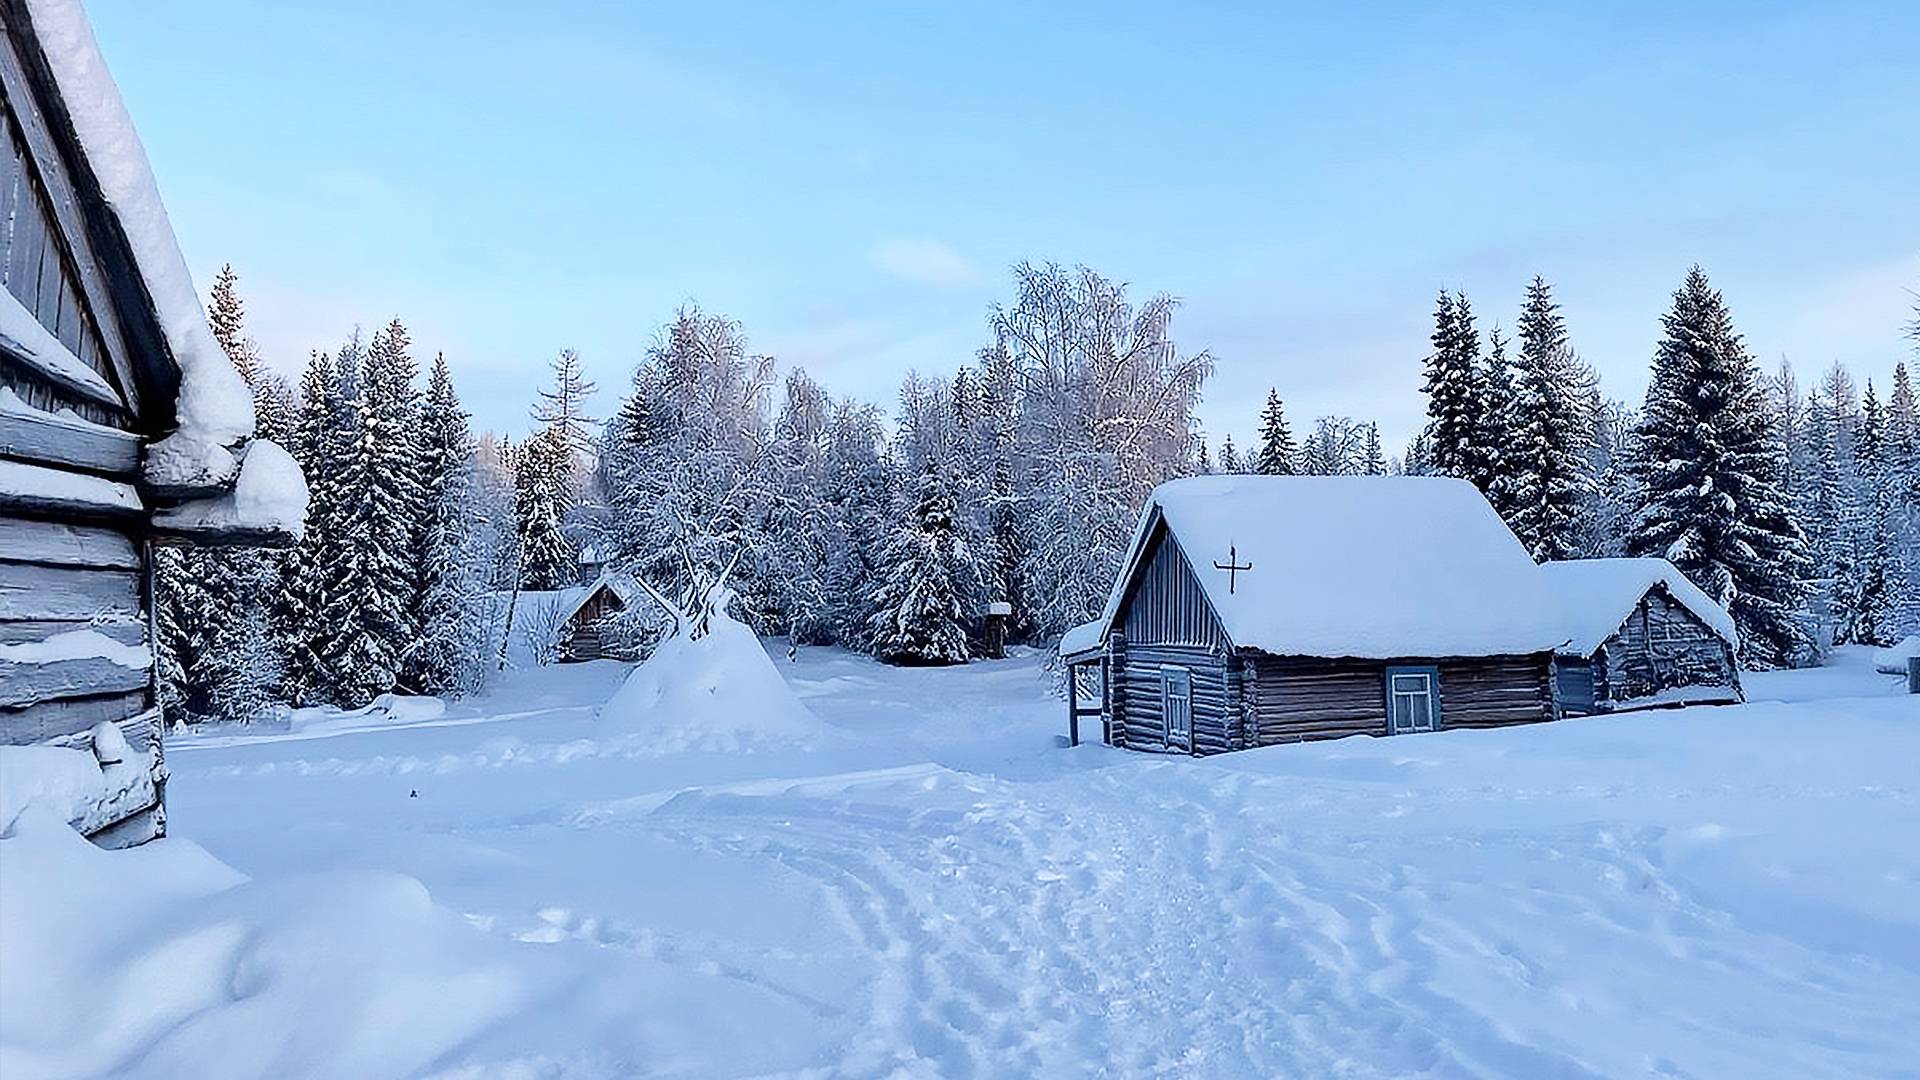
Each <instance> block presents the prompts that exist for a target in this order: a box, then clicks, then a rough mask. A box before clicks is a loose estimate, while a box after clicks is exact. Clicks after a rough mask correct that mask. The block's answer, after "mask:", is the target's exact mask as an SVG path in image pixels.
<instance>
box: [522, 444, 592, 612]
mask: <svg viewBox="0 0 1920 1080" xmlns="http://www.w3.org/2000/svg"><path fill="white" fill-rule="evenodd" d="M574 464H575V457H574V450H573V447H572V445H571V444H569V443H568V442H567V440H566V436H565V434H564V432H563V431H562V430H561V429H560V428H558V427H549V428H542V429H541V430H540V431H537V432H535V433H534V434H533V435H531V436H529V437H528V438H527V441H526V442H523V443H521V444H520V451H519V454H518V455H516V465H517V468H516V470H515V472H514V516H515V518H516V520H517V524H518V530H519V554H520V587H521V588H524V589H533V590H546V589H558V588H561V587H563V586H567V585H571V584H573V583H574V578H575V577H577V576H578V574H579V571H578V569H577V565H576V560H577V553H576V552H575V550H574V546H573V543H572V542H571V541H570V540H568V539H567V536H566V533H565V532H564V531H563V530H562V528H561V526H562V525H563V524H565V521H566V515H567V508H568V505H569V503H570V501H571V500H570V498H569V496H570V495H571V493H572V491H573V486H574V479H573V477H574Z"/></svg>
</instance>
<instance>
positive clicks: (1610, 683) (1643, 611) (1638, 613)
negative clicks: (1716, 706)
mask: <svg viewBox="0 0 1920 1080" xmlns="http://www.w3.org/2000/svg"><path fill="white" fill-rule="evenodd" d="M1592 666H1593V673H1594V678H1593V683H1594V690H1593V693H1594V697H1595V700H1596V705H1597V706H1600V705H1606V704H1616V703H1620V702H1626V701H1631V700H1633V699H1635V698H1644V697H1649V696H1651V695H1654V694H1658V693H1660V692H1661V691H1663V690H1672V689H1676V688H1681V687H1689V686H1724V687H1728V688H1730V689H1737V688H1738V687H1739V685H1740V674H1739V666H1738V665H1737V664H1736V663H1735V662H1734V656H1733V649H1732V647H1731V646H1729V645H1728V644H1727V643H1726V642H1725V641H1724V640H1722V639H1721V638H1720V636H1719V635H1718V634H1716V633H1714V632H1713V628H1712V627H1710V626H1708V625H1707V624H1706V622H1705V621H1704V620H1702V619H1701V618H1700V617H1699V616H1697V615H1695V614H1694V613H1693V612H1691V611H1689V610H1687V608H1686V607H1684V606H1683V605H1681V604H1680V603H1679V602H1678V601H1676V600H1674V599H1673V597H1672V595H1671V594H1669V593H1668V592H1667V590H1666V589H1664V588H1662V587H1659V586H1655V587H1654V588H1652V589H1650V590H1648V592H1647V595H1646V596H1644V597H1642V598H1641V600H1640V603H1638V604H1636V605H1635V606H1634V609H1633V613H1632V614H1630V615H1628V616H1627V619H1626V621H1625V622H1623V623H1622V624H1621V625H1620V629H1618V630H1616V631H1614V634H1613V636H1612V637H1609V638H1608V639H1607V640H1606V642H1605V643H1604V644H1602V645H1601V646H1600V648H1599V650H1598V651H1597V652H1596V653H1595V656H1594V661H1593V665H1592Z"/></svg>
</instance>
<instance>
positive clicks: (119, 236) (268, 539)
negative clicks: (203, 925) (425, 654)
mask: <svg viewBox="0 0 1920 1080" xmlns="http://www.w3.org/2000/svg"><path fill="white" fill-rule="evenodd" d="M0 223H4V228H0V284H3V285H4V288H0V751H9V750H12V749H13V748H17V747H20V746H23V745H35V744H39V745H44V746H47V747H52V748H55V749H60V748H64V749H67V750H78V751H83V752H88V753H91V754H92V755H93V758H94V759H95V761H96V762H97V765H98V768H99V772H100V776H99V778H98V784H97V785H96V787H95V789H94V790H92V791H91V792H90V793H87V794H84V795H83V796H82V797H79V798H77V799H75V800H73V801H71V802H70V803H69V810H70V813H71V821H72V824H73V825H74V826H75V827H77V828H79V829H80V830H81V831H82V832H84V833H86V834H88V835H90V836H92V837H94V838H95V839H96V840H98V841H100V842H101V843H104V844H110V845H125V844H134V843H139V842H141V841H143V840H147V839H151V838H152V837H155V836H159V835H161V834H162V833H163V832H164V831H165V826H166V819H165V784H166V767H165V763H164V758H163V750H162V745H161V734H162V729H163V726H164V725H163V723H162V718H161V717H160V715H159V713H158V710H157V708H156V704H155V695H154V687H153V678H154V674H153V673H154V661H153V650H152V639H151V632H150V629H149V626H150V618H149V616H150V603H149V601H150V595H151V591H152V578H151V569H152V552H153V549H154V545H156V544H161V543H194V544H232V543H249V544H286V543H291V542H292V541H293V540H294V538H295V536H296V535H297V533H298V531H299V529H300V527H301V524H302V519H303V518H304V515H305V508H306V487H305V484H304V482H303V481H302V479H301V476H300V472H299V469H298V468H297V467H296V466H295V465H294V464H293V461H292V459H291V458H289V457H288V456H287V454H286V452H285V451H283V450H281V449H280V448H279V447H277V446H274V445H272V444H271V443H267V442H265V441H256V440H253V439H252V438H251V436H252V432H253V419H254V418H253V401H252V396H251V394H250V392H249V391H248V389H247V387H246V385H245V384H244V382H243V381H242V380H241V378H240V376H239V374H238V372H236V371H235V370H234V368H233V366H232V364H231V362H230V361H229V360H228V359H227V357H226V356H225V354H224V353H223V352H222V351H221V350H220V347H219V345H218V344H217V343H216V342H215V341H214V339H213V335H212V333H211V331H210V330H209V329H208V327H207V323H206V317H205V314H204V311H203V310H202V308H201V307H200V301H199V298H198V296H197V294H196V293H195V292H194V290H193V285H192V282H191V280H190V279H189V278H188V276H187V273H186V265H185V262H184V260H182V259H181V257H180V252H179V248H178V246H177V245H176V244H175V242H174V239H173V234H172V231H171V229H170V228H169V226H168V224H167V219H166V214H165V211H164V210H163V209H162V208H161V205H160V200H159V194H158V192H157V190H156V189H155V187H154V184H153V178H152V175H151V173H150V172H149V171H148V169H147V162H146V158H145V155H144V154H143V153H142V151H141V149H140V144H139V140H138V139H137V138H136V137H135V136H134V134H133V130H132V127H131V125H130V124H129V122H128V120H127V116H126V111H125V109H124V107H123V106H122V105H121V103H120V98H119V95H118V93H117V92H116V91H115V89H114V86H113V81H112V79H111V78H110V77H109V76H108V75H107V73H106V69H105V66H104V64H103V63H102V61H101V59H100V54H99V51H98V49H97V48H96V47H95V45H94V41H93V36H92V31H91V29H90V28H89V26H88V24H87V21H86V16H85V14H84V12H82V10H81V9H80V6H79V4H78V3H75V2H72V0H0ZM16 757H19V762H18V763H19V764H20V765H21V767H22V769H23V770H24V769H25V768H26V765H27V764H29V763H30V761H38V762H41V763H47V762H50V761H56V760H57V761H58V762H60V763H63V767H69V768H68V772H67V774H66V775H67V776H68V777H69V779H71V777H72V775H73V774H72V771H71V768H70V767H71V766H72V765H73V764H74V759H72V758H68V757H65V756H62V755H58V754H56V755H52V756H51V757H49V755H48V752H47V751H44V750H34V751H31V752H30V753H29V754H27V755H26V756H19V755H16ZM7 824H8V823H6V822H0V828H5V827H6V825H7Z"/></svg>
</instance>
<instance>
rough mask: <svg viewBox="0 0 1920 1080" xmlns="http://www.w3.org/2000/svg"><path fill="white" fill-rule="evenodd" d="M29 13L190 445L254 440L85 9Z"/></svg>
mask: <svg viewBox="0 0 1920 1080" xmlns="http://www.w3.org/2000/svg"><path fill="white" fill-rule="evenodd" d="M27 7H28V10H29V11H30V13H31V15H32V19H33V28H34V33H35V36H36V37H37V38H38V39H39V41H40V48H41V51H42V52H43V53H45V55H46V58H47V65H48V66H49V67H50V68H51V69H52V70H53V76H54V81H55V82H56V83H57V84H58V85H59V88H60V98H61V100H62V101H63V102H64V103H65V104H66V107H67V114H68V115H69V116H70V117H71V118H72V121H73V128H74V131H75V133H76V134H77V135H78V136H79V139H80V145H81V146H82V147H83V148H84V149H85V151H86V156H87V163H88V165H89V166H90V167H91V169H92V171H93V174H94V177H95V178H96V179H98V180H99V182H100V191H101V194H102V195H104V196H105V198H106V201H107V204H108V205H109V206H110V207H112V209H113V212H114V215H115V217H116V218H118V219H119V222H120V227H121V229H122V231H124V232H125V233H126V237H127V243H128V245H129V246H130V247H131V248H132V249H133V257H134V261H135V263H136V264H137V265H138V268H139V271H140V277H141V279H142V280H143V281H145V282H146V286H147V293H148V295H149V296H150V297H151V298H152V300H153V306H154V310H155V311H156V312H157V314H158V315H159V320H160V325H161V328H162V331H163V332H164V333H165V334H166V339H167V346H168V348H169V349H170V350H171V351H172V352H173V358H174V361H175V362H176V363H177V364H179V366H180V397H179V400H178V402H177V405H176V409H177V413H178V417H179V425H180V433H181V434H182V435H185V436H187V439H186V440H185V441H188V442H193V443H198V444H203V445H205V446H232V445H234V444H235V443H238V442H240V441H241V440H243V439H245V438H246V437H247V436H249V435H251V434H252V433H253V395H252V394H251V393H249V392H248V390H247V385H246V382H245V380H243V379H241V377H240V373H239V372H238V371H236V370H235V369H234V366H233V362H232V361H231V360H229V359H228V358H227V355H226V353H225V351H224V350H222V349H221V348H220V345H219V343H218V342H216V341H215V340H214V338H213V331H212V330H211V329H210V328H209V327H208V326H207V317H206V312H205V311H204V310H203V309H202V308H201V306H200V296H199V294H198V293H197V292H195V291H194V288H193V278H192V276H191V275H189V274H188V272H187V262H186V259H184V258H183V257H182V256H181V254H180V245H179V243H178V242H177V241H175V239H174V235H173V226H172V225H171V224H169V223H168V221H167V210H166V207H165V205H163V204H162V203H161V201H160V189H159V186H158V185H157V184H156V183H155V182H154V179H153V170H152V168H151V167H150V166H149V165H148V163H147V152H146V150H145V148H143V147H142V146H141V145H140V137H139V135H137V134H136V133H135V132H134V130H133V121H132V120H131V118H129V117H128V115H127V109H126V106H125V105H124V104H123V103H122V102H121V100H120V91H119V89H118V88H116V87H115V85H114V82H113V76H112V74H110V73H109V72H108V71H107V65H106V61H105V60H104V59H102V58H101V56H100V47H99V45H98V44H97V43H95V41H94V38H93V27H92V26H91V25H90V24H89V23H88V22H87V14H86V11H85V10H84V9H83V8H82V7H81V5H80V2H79V0H27ZM174 437H175V438H178V437H179V436H174ZM168 441H171V439H170V440H168ZM186 456H187V457H188V458H190V459H204V458H205V457H206V453H205V451H204V450H203V449H199V448H196V449H195V451H194V452H193V453H192V454H190V455H186ZM228 475H229V476H230V475H231V473H229V474H228Z"/></svg>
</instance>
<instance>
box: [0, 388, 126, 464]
mask: <svg viewBox="0 0 1920 1080" xmlns="http://www.w3.org/2000/svg"><path fill="white" fill-rule="evenodd" d="M0 457H6V458H12V459H14V460H16V461H27V462H34V463H37V464H42V465H54V466H58V467H61V468H70V469H82V470H85V471H87V472H92V473H102V474H105V475H108V476H129V477H130V476H134V475H136V474H138V473H139V471H140V437H139V436H138V435H135V434H133V433H132V432H128V431H115V430H114V429H113V428H110V427H105V426H103V425H100V424H93V423H88V422H87V421H84V420H77V421H76V420H68V419H66V418H64V417H60V416H55V415H53V414H52V413H47V412H42V411H41V410H39V409H32V408H28V407H26V406H24V405H22V406H20V407H18V408H8V407H7V405H6V404H5V403H4V402H0Z"/></svg>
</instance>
